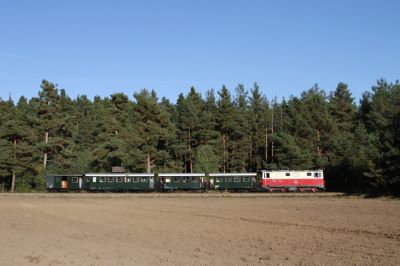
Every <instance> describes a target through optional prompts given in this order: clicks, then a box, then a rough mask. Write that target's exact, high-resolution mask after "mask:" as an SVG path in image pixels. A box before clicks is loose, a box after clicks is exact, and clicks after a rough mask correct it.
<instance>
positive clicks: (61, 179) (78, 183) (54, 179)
mask: <svg viewBox="0 0 400 266" xmlns="http://www.w3.org/2000/svg"><path fill="white" fill-rule="evenodd" d="M82 186H83V176H82V175H80V174H72V175H47V176H46V189H47V190H49V191H71V190H81V189H82Z"/></svg>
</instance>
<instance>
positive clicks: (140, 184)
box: [125, 173, 154, 191]
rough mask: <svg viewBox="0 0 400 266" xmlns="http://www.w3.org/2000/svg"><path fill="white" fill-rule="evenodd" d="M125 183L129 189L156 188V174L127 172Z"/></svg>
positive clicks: (144, 189)
mask: <svg viewBox="0 0 400 266" xmlns="http://www.w3.org/2000/svg"><path fill="white" fill-rule="evenodd" d="M125 185H126V188H127V191H152V190H154V174H144V173H143V174H142V173H132V174H126V178H125Z"/></svg>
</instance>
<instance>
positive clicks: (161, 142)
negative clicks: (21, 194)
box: [0, 79, 400, 192]
mask: <svg viewBox="0 0 400 266" xmlns="http://www.w3.org/2000/svg"><path fill="white" fill-rule="evenodd" d="M0 151H1V152H0V185H1V184H4V187H5V189H6V190H11V191H14V189H16V190H17V191H30V190H32V189H35V190H40V189H43V186H44V176H45V175H46V173H86V172H110V171H111V167H112V166H123V167H125V168H126V169H127V171H130V172H189V173H190V172H250V171H251V172H253V171H258V170H261V169H324V170H325V176H326V182H327V187H328V189H330V190H341V191H350V192H356V191H386V192H395V191H398V190H399V189H400V84H399V81H396V82H395V83H388V82H387V81H385V80H383V79H381V80H378V81H377V83H376V84H375V85H374V86H372V89H371V90H369V91H366V92H365V93H364V94H363V95H362V97H361V99H360V101H359V102H358V103H355V101H354V98H353V96H352V94H351V93H350V91H349V89H348V86H347V85H346V84H344V83H339V84H338V85H337V88H336V89H335V90H333V91H332V92H330V93H329V94H327V93H326V92H325V91H324V90H322V89H321V88H319V87H318V85H314V86H313V87H312V88H310V89H309V90H306V91H304V92H302V93H301V95H300V96H291V97H290V98H289V99H282V100H280V101H278V99H277V98H272V99H268V98H267V97H266V95H264V94H263V93H262V92H261V90H260V88H259V86H258V85H257V83H255V84H254V86H253V87H252V88H251V89H249V90H248V89H246V88H245V87H244V86H243V85H241V84H239V85H238V86H237V87H236V88H235V91H234V93H231V92H230V90H228V88H227V87H225V86H222V88H221V89H220V90H218V91H217V92H215V91H214V90H209V91H207V92H206V93H205V95H201V94H200V93H199V92H197V91H196V89H195V88H193V87H192V88H191V89H190V92H189V93H188V94H187V95H184V94H180V95H179V96H178V98H177V101H176V103H172V102H171V101H170V100H169V99H167V98H162V99H158V98H157V95H156V92H155V91H148V90H146V89H143V90H141V91H140V92H137V93H134V94H133V100H130V99H129V97H128V96H127V95H125V94H123V93H115V94H113V95H111V96H110V97H105V98H101V97H99V96H96V97H94V99H93V100H91V99H88V97H87V96H85V95H82V96H78V97H77V98H75V99H72V98H71V97H69V96H68V95H67V93H66V91H65V90H64V89H59V88H58V86H57V85H56V84H54V83H51V82H49V81H47V80H43V81H42V84H41V87H40V90H39V93H38V96H37V97H33V98H31V99H29V100H28V99H26V98H25V97H21V98H20V99H19V101H18V102H17V103H14V102H13V100H12V99H11V98H10V99H8V100H3V99H0Z"/></svg>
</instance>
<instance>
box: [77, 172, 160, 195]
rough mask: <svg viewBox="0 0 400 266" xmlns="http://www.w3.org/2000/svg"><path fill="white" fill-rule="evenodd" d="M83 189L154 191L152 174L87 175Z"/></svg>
mask: <svg viewBox="0 0 400 266" xmlns="http://www.w3.org/2000/svg"><path fill="white" fill-rule="evenodd" d="M83 187H84V188H85V189H86V190H89V191H148V190H154V174H133V173H132V174H131V173H89V174H85V178H84V185H83Z"/></svg>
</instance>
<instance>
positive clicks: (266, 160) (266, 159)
mask: <svg viewBox="0 0 400 266" xmlns="http://www.w3.org/2000/svg"><path fill="white" fill-rule="evenodd" d="M265 163H268V125H265Z"/></svg>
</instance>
